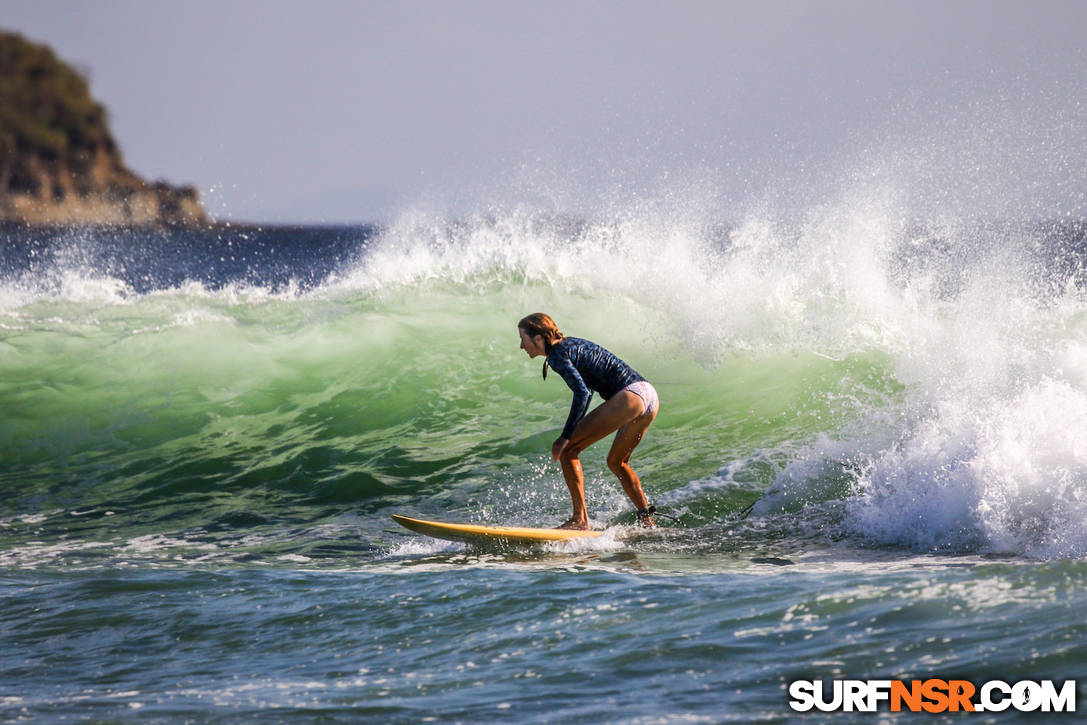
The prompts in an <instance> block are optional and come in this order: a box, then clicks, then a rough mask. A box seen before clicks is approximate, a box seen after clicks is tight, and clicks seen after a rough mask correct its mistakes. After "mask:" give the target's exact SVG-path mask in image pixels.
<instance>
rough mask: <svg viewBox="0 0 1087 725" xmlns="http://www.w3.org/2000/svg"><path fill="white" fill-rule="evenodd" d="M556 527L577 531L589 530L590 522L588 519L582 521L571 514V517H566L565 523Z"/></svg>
mask: <svg viewBox="0 0 1087 725" xmlns="http://www.w3.org/2000/svg"><path fill="white" fill-rule="evenodd" d="M555 528H556V529H573V530H575V531H588V530H589V522H588V521H580V520H578V519H575V518H574V517H573V516H571V517H570V518H568V519H566V521H565V522H564V523H562V524H559V525H558V526H556V527H555Z"/></svg>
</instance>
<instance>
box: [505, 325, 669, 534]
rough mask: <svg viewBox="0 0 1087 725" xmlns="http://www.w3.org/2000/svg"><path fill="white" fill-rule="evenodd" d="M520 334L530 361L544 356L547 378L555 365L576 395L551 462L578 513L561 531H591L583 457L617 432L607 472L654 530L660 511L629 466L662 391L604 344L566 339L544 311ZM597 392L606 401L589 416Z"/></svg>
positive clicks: (520, 327) (519, 327) (640, 519)
mask: <svg viewBox="0 0 1087 725" xmlns="http://www.w3.org/2000/svg"><path fill="white" fill-rule="evenodd" d="M517 331H518V333H519V334H520V336H521V349H522V350H524V351H525V352H526V353H527V354H528V356H529V357H530V358H534V357H539V356H541V355H543V356H545V360H544V366H543V377H544V379H545V380H546V379H547V368H548V367H550V368H551V369H552V370H554V371H555V372H557V373H558V374H559V375H561V376H562V379H563V380H565V381H566V384H567V385H568V386H570V389H571V390H572V391H574V400H573V403H572V404H571V406H570V414H569V416H567V419H566V425H565V426H564V427H563V429H562V435H560V436H559V437H558V439H556V440H555V442H554V444H552V446H551V458H552V460H556V461H559V462H560V463H561V465H562V475H563V478H565V479H566V486H567V487H568V488H569V489H570V498H571V499H573V504H574V514H573V516H571V517H570V518H569V519H568V520H567V521H566V522H564V523H563V524H561V525H560V526H558V527H556V528H560V529H588V528H589V514H588V511H587V509H586V507H585V476H584V474H583V472H582V470H581V461H580V460H579V459H578V455H579V454H580V453H581V452H582V451H583V450H585V449H586V448H588V447H589V446H591V445H592V444H593V443H596V442H597V441H598V440H600V439H601V438H603V437H605V436H607V435H610V434H612V433H615V434H616V435H615V440H614V441H612V444H611V450H610V451H609V452H608V468H609V469H610V470H611V472H612V473H614V474H615V475H616V477H618V479H619V483H621V484H622V486H623V490H624V491H625V492H626V494H627V496H629V497H630V500H631V501H632V502H633V503H634V507H635V508H636V509H637V510H638V522H639V523H640V524H641V525H642V526H647V527H649V526H655V525H656V522H655V521H654V518H653V514H654V512H655V509H654V508H653V507H651V506H650V505H649V500H648V499H647V498H646V497H645V492H643V491H642V484H641V481H640V480H639V479H638V474H636V473H635V472H634V469H633V468H631V467H630V455H631V454H632V453H633V452H634V449H635V447H637V445H638V443H640V442H641V440H642V436H644V435H645V432H646V431H647V430H649V426H650V425H652V424H653V420H654V419H655V418H656V417H657V412H658V411H659V410H660V403H659V400H658V398H657V391H656V390H655V389H654V388H653V386H652V385H650V383H649V381H648V380H646V379H645V378H643V377H642V376H641V375H639V374H638V373H637V371H635V370H634V368H632V367H630V366H629V365H627V364H626V363H625V362H623V361H622V360H620V359H619V358H618V357H616V356H615V355H614V354H612V353H611V352H608V351H607V350H605V349H604V348H602V347H601V346H600V345H597V344H596V343H594V342H590V341H588V340H583V339H581V338H578V337H566V336H564V335H563V334H562V333H561V332H559V328H558V326H557V325H556V324H555V321H554V320H553V319H551V317H550V316H548V315H546V314H544V313H542V312H535V313H533V314H531V315H528V316H527V317H525V318H524V319H522V320H521V321H520V322H518V323H517ZM593 392H597V393H599V394H600V396H601V397H602V398H603V399H604V402H603V403H601V404H600V405H599V406H597V407H596V408H594V409H593V410H592V411H591V412H588V413H586V411H587V410H588V408H589V399H590V398H591V397H592V394H593Z"/></svg>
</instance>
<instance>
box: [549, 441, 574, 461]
mask: <svg viewBox="0 0 1087 725" xmlns="http://www.w3.org/2000/svg"><path fill="white" fill-rule="evenodd" d="M569 442H570V441H568V440H566V439H565V438H557V439H556V440H555V442H554V443H552V444H551V460H552V461H557V460H559V456H561V455H562V452H563V451H564V450H566V444H567V443H569Z"/></svg>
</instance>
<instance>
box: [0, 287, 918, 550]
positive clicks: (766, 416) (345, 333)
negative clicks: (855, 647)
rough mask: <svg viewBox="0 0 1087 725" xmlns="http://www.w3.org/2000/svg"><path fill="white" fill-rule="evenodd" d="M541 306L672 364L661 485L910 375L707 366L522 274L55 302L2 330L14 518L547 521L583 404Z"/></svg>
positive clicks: (655, 323)
mask: <svg viewBox="0 0 1087 725" xmlns="http://www.w3.org/2000/svg"><path fill="white" fill-rule="evenodd" d="M538 309H543V310H547V311H549V312H550V313H551V314H552V315H554V316H555V317H556V318H557V319H559V320H560V321H562V324H563V326H564V327H565V328H566V331H567V334H576V335H579V336H584V337H588V338H591V339H594V340H598V341H600V342H601V343H602V344H604V345H606V346H608V347H609V348H610V349H612V350H614V351H615V352H616V353H617V354H619V355H620V356H621V357H623V358H624V359H626V360H629V361H630V362H631V363H632V364H633V365H635V367H637V368H638V369H639V371H640V372H642V373H643V374H644V375H646V376H647V377H649V378H650V379H651V380H652V381H653V382H654V383H655V384H656V385H657V387H658V389H659V391H660V394H661V398H662V412H661V414H660V416H659V417H658V420H657V422H656V423H655V425H654V427H653V429H652V431H651V432H650V434H649V435H648V436H647V437H646V439H645V441H644V443H643V444H642V446H641V447H640V449H639V451H638V453H637V454H636V463H637V464H638V468H639V470H640V472H641V475H642V477H643V479H644V481H645V484H646V486H647V488H648V489H649V490H650V491H652V492H655V493H658V494H659V493H663V492H666V491H668V490H670V489H674V488H678V487H681V486H684V485H686V484H687V483H689V482H690V481H692V480H695V479H698V478H700V477H703V476H707V475H711V474H712V473H713V472H714V471H716V470H717V469H718V468H719V467H720V465H721V462H722V461H727V460H731V459H734V458H746V457H749V456H750V455H751V452H752V451H754V450H760V449H768V450H777V451H781V452H784V451H786V450H788V449H789V448H790V446H792V445H795V442H796V441H797V440H802V439H805V438H807V437H810V436H811V435H814V434H816V433H818V432H820V431H827V430H833V429H835V428H836V427H838V426H840V425H842V424H843V423H844V422H845V421H847V420H849V419H851V417H852V416H854V415H855V414H856V406H857V404H858V400H861V401H863V402H865V404H868V403H870V402H872V401H874V400H877V399H881V398H883V397H886V396H889V395H890V396H893V395H894V394H895V391H896V390H897V385H896V384H895V383H894V381H893V380H890V379H889V378H888V376H887V373H886V365H885V361H884V360H883V359H882V357H881V355H880V354H876V353H872V354H862V355H851V356H848V357H846V358H845V359H840V360H834V359H829V358H827V357H825V356H819V355H816V354H812V353H810V352H804V351H763V352H759V353H750V354H744V355H740V356H734V357H731V358H728V359H726V360H725V361H723V362H721V363H711V364H707V363H706V362H705V361H703V360H699V359H698V357H697V355H696V354H695V353H693V352H692V351H691V350H690V349H689V347H688V346H687V345H685V343H684V340H682V339H681V337H680V335H677V333H676V325H675V324H674V323H673V322H672V321H670V320H669V319H668V317H667V315H666V314H662V313H661V312H660V311H659V310H654V309H652V308H650V307H648V306H645V305H642V306H639V304H638V303H637V302H635V301H633V300H630V299H624V298H621V297H618V296H613V295H596V296H591V295H577V296H571V295H569V294H565V293H563V292H561V291H559V290H556V289H555V288H554V287H553V286H551V285H547V284H541V283H532V282H526V281H524V280H516V279H515V280H506V281H494V280H489V281H486V282H485V283H478V282H477V283H471V284H467V283H465V284H450V283H445V282H440V283H434V282H421V283H412V284H407V285H402V286H398V287H394V288H389V289H384V290H381V291H379V292H376V293H374V292H359V291H339V292H337V291H328V290H325V291H321V292H320V293H317V294H312V295H308V296H307V295H303V296H294V297H278V298H277V297H268V296H261V295H250V296H247V295H245V294H241V295H240V296H239V295H235V294H225V293H198V292H191V291H190V292H185V291H182V290H174V291H169V292H162V293H155V294H150V295H144V296H137V297H134V298H132V299H128V300H125V301H124V302H121V303H98V304H87V303H74V302H63V301H61V302H57V301H40V302H36V303H34V304H31V305H27V306H24V307H22V308H20V309H19V310H18V311H17V313H8V323H10V324H7V325H6V329H5V331H4V333H3V349H4V351H5V354H4V355H3V356H2V359H0V379H2V380H3V381H4V383H3V386H2V388H0V408H2V409H3V410H4V411H5V417H4V419H3V421H2V422H0V457H2V459H3V461H4V462H5V463H4V467H3V472H2V476H3V483H4V486H5V489H6V490H8V491H12V492H14V495H13V496H11V497H10V498H9V499H8V501H7V504H6V506H7V509H8V515H9V516H20V515H26V514H33V513H35V512H41V511H46V512H50V511H52V512H65V515H67V516H74V517H75V519H78V521H79V524H80V526H84V527H86V528H87V529H89V530H87V531H84V532H83V533H84V534H85V535H90V534H92V533H94V530H95V529H96V528H97V527H103V529H107V528H108V529H109V530H110V531H116V530H117V529H118V528H119V527H120V528H123V529H125V530H127V532H128V533H133V532H134V531H136V532H138V531H142V530H148V531H150V530H156V529H161V528H162V527H164V526H166V527H168V528H169V529H178V528H185V527H193V526H202V527H208V526H213V527H214V526H215V525H216V522H219V523H220V524H221V525H223V526H224V527H231V526H234V525H236V524H238V523H239V522H243V523H244V522H247V521H248V522H285V521H286V522H291V521H312V520H315V519H320V518H322V517H328V516H335V515H337V514H342V513H344V512H345V511H363V512H366V511H377V510H381V509H385V508H387V507H390V506H402V507H404V508H407V509H408V510H411V509H413V508H415V509H423V510H426V509H431V510H433V511H438V512H440V511H442V510H444V511H446V514H447V515H449V509H450V508H452V509H453V513H454V514H459V515H464V514H467V515H468V516H469V517H471V516H473V515H474V516H482V515H484V514H486V515H490V516H499V517H501V519H502V520H503V521H506V522H508V523H527V522H532V523H537V524H538V523H540V522H541V517H542V518H544V519H546V518H547V517H549V516H557V515H560V513H561V512H562V511H563V510H564V508H563V507H564V506H565V505H566V504H565V503H564V502H565V496H566V494H565V489H564V488H563V486H562V483H561V478H559V476H558V471H557V467H555V466H554V464H552V463H551V462H550V457H549V450H550V444H551V441H552V440H553V439H554V437H555V436H556V435H557V432H558V429H559V428H560V427H561V425H562V423H563V421H564V420H565V416H566V412H567V410H568V406H569V402H570V391H569V390H568V389H567V388H566V386H565V384H564V383H563V381H562V379H561V378H559V377H558V376H557V375H551V376H549V377H548V379H547V380H546V381H544V380H542V379H541V374H540V368H541V360H540V359H535V360H529V359H528V358H527V356H526V355H525V354H524V353H523V352H522V351H521V350H519V347H518V346H519V339H518V336H517V330H516V321H517V320H518V319H520V317H521V316H523V315H524V314H526V313H527V312H531V311H536V310H538ZM616 320H620V321H625V324H616V322H615V321H616ZM605 451H606V446H605V445H599V446H597V447H596V448H594V449H591V450H590V451H589V452H588V453H587V454H586V456H585V460H586V468H587V471H588V473H589V476H590V479H591V486H592V487H595V488H602V489H604V491H603V492H602V495H603V496H604V497H605V498H604V499H603V500H599V501H597V502H596V503H597V505H598V507H600V508H601V509H602V512H603V513H604V514H605V515H611V514H613V513H618V512H619V511H621V510H622V508H623V503H622V501H621V499H620V498H618V496H621V494H619V493H618V486H617V485H615V484H614V482H610V481H608V479H607V477H605V476H604V473H606V469H605V468H604V466H603V456H604V453H605ZM772 476H773V469H772V468H771V469H767V470H766V471H764V475H763V479H764V480H762V481H761V482H760V481H757V480H756V481H752V488H751V490H752V491H753V490H756V489H757V488H758V485H759V484H760V483H761V484H763V487H764V486H765V484H767V483H768V482H769V481H767V480H765V479H766V478H767V477H769V478H770V480H772ZM747 498H748V499H749V498H750V495H748V496H747ZM518 501H528V502H529V504H530V505H529V506H527V507H526V506H523V505H522V506H518V505H517V502H518ZM744 502H745V498H744V496H743V495H741V496H740V497H739V498H738V499H737V500H736V501H735V502H734V504H735V506H733V507H734V508H735V507H738V506H740V505H741V504H742V503H744ZM458 508H459V509H461V510H460V511H456V509H458ZM541 508H542V509H543V513H542V514H541ZM78 515H82V517H80V516H78ZM71 524H72V520H69V522H68V525H69V526H70V525H71Z"/></svg>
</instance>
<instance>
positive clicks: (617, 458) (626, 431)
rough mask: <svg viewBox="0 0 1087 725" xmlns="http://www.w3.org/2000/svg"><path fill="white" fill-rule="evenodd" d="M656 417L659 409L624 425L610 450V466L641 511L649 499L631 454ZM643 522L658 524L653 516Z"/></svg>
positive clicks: (635, 505)
mask: <svg viewBox="0 0 1087 725" xmlns="http://www.w3.org/2000/svg"><path fill="white" fill-rule="evenodd" d="M658 410H659V409H658ZM656 417H657V411H656V410H654V411H653V412H652V413H646V414H643V415H640V416H638V417H637V418H635V419H634V420H632V421H630V422H629V423H627V424H626V425H624V426H623V427H622V428H620V429H619V432H618V433H616V434H615V440H614V441H612V444H611V450H609V451H608V468H609V469H610V470H611V472H612V473H614V474H615V476H616V478H618V479H619V483H620V484H622V486H623V490H624V491H626V494H627V496H628V497H629V498H630V501H631V503H633V504H634V508H636V509H638V510H639V511H642V510H644V509H647V508H649V499H647V498H646V496H645V492H644V491H642V482H641V480H640V479H639V478H638V474H637V473H635V472H634V469H633V468H631V467H630V455H631V454H632V453H634V449H635V448H637V447H638V444H639V443H641V442H642V436H644V435H645V432H646V431H647V430H649V426H651V425H653V419H654V418H656ZM642 523H643V524H644V525H646V526H654V525H655V524H656V522H655V521H653V517H652V516H650V517H648V518H646V519H645V520H644V521H642Z"/></svg>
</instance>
